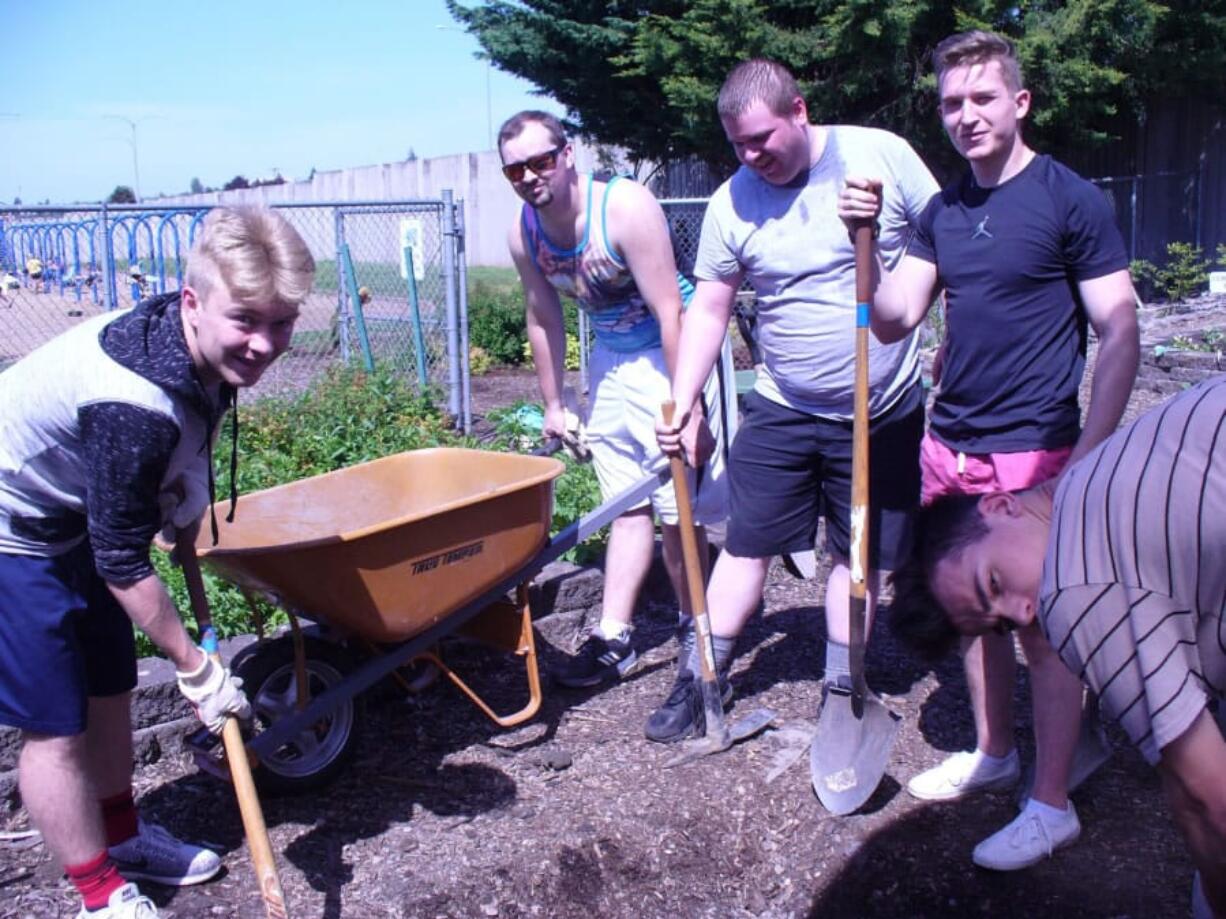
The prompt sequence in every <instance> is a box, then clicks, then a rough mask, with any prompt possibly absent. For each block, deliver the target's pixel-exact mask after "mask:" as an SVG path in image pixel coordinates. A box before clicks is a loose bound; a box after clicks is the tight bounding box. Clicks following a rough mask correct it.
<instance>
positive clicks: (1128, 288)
mask: <svg viewBox="0 0 1226 919" xmlns="http://www.w3.org/2000/svg"><path fill="white" fill-rule="evenodd" d="M933 57H934V65H935V69H936V72H937V83H938V88H939V91H940V112H941V118H942V120H943V122H944V124H945V129H946V131H947V133H948V134H949V138H950V140H951V141H952V142H953V144H954V146H955V147H956V148H957V150H958V152H959V153H961V154H962V156H963V157H965V158H966V160H967V161H968V163H969V165H970V172H969V174H967V175H966V176H965V177H963V178H962V179H960V180H959V181H957V182H955V183H954V184H952V185H950V186H949V187H948V188H946V189H945V190H944V191H942V192H941V193H940V194H938V195H936V196H935V197H934V198H933V199H932V201H931V202H930V203H929V205H928V207H927V209H926V211H925V213H924V215H923V217H922V218H921V220H920V228H919V231H918V233H917V234H916V237H915V238H914V239H913V241H912V243H911V246H910V248H909V249H908V252H907V255H906V256H905V257H904V258H903V260H902V262H901V263H900V264H899V265H898V267H897V268H896V269H895V270H894V271H893V272H892V273H891V274H888V275H887V274H886V273H885V272H884V271H883V270H881V268H880V261H879V260H878V265H879V267H878V270H879V272H880V275H881V278H880V285H879V287H878V289H877V292H876V296H875V299H874V303H873V308H872V328H873V332H874V334H876V335H877V337H878V338H880V339H881V340H882V341H893V340H896V339H897V338H899V337H901V336H903V335H905V334H907V333H908V332H910V331H911V330H912V329H914V328H915V326H916V325H918V324H919V323H920V322H921V321H922V320H923V318H924V316H925V315H926V314H927V312H928V308H929V305H930V304H931V303H932V302H933V298H934V296H935V295H936V294H937V293H939V292H940V291H944V293H945V296H946V302H947V313H946V322H947V325H946V328H947V335H946V340H945V343H944V345H943V347H942V353H941V357H942V368H941V374H940V380H939V382H940V387H941V388H940V392H939V394H938V395H937V397H936V403H935V405H934V407H933V411H932V423H931V429H930V431H929V433H928V435H927V436H926V437H925V439H924V443H923V445H922V447H921V456H920V464H921V467H922V473H923V500H924V502H925V503H930V502H931V501H932V500H934V499H935V498H937V497H940V496H942V495H947V494H977V493H983V492H989V491H995V490H1015V489H1021V488H1029V487H1032V486H1034V485H1037V484H1039V483H1040V482H1043V481H1045V480H1048V479H1051V478H1054V477H1056V476H1058V475H1059V474H1060V472H1061V471H1062V469H1063V468H1064V467H1065V466H1066V465H1067V464H1068V463H1070V462H1072V461H1073V460H1075V459H1077V458H1078V457H1080V456H1082V455H1084V454H1085V453H1086V452H1087V451H1089V450H1090V449H1092V448H1093V447H1094V446H1095V445H1096V444H1098V443H1099V442H1100V441H1101V440H1102V439H1103V438H1105V437H1106V436H1107V435H1109V434H1110V433H1111V432H1112V431H1113V430H1114V429H1115V426H1116V425H1117V424H1118V423H1119V419H1120V416H1121V414H1122V413H1123V410H1124V407H1125V405H1126V404H1127V401H1128V395H1129V392H1130V391H1131V389H1132V382H1133V379H1134V378H1135V376H1136V369H1137V362H1138V356H1139V345H1138V335H1137V324H1136V308H1135V297H1134V294H1133V289H1132V282H1131V279H1130V278H1129V275H1128V257H1127V253H1126V251H1125V249H1124V245H1123V241H1122V239H1121V238H1120V234H1119V231H1118V229H1117V228H1116V226H1115V223H1114V219H1113V216H1112V213H1111V209H1110V207H1109V205H1108V204H1107V202H1106V200H1105V198H1104V197H1103V196H1102V195H1101V194H1100V193H1099V192H1098V191H1097V189H1095V188H1094V186H1092V185H1091V184H1090V183H1089V182H1087V181H1085V180H1084V179H1082V178H1081V177H1080V176H1078V175H1077V174H1076V173H1074V172H1073V171H1071V170H1070V169H1068V168H1066V167H1065V166H1063V165H1061V164H1060V163H1058V162H1056V161H1055V160H1052V159H1051V158H1050V157H1047V156H1041V155H1038V154H1036V153H1035V152H1034V151H1033V150H1032V149H1031V148H1030V147H1028V146H1027V145H1026V143H1025V141H1024V140H1023V138H1022V134H1021V123H1022V121H1023V120H1024V118H1025V117H1026V115H1027V114H1028V113H1029V110H1030V94H1029V92H1028V91H1027V90H1026V89H1024V88H1023V84H1022V78H1021V70H1020V67H1019V66H1018V62H1017V58H1016V56H1015V54H1014V50H1013V46H1012V44H1011V43H1010V42H1009V41H1008V40H1007V39H1004V38H1002V37H1000V36H997V35H993V34H990V33H985V32H968V33H964V34H961V35H955V36H952V37H951V38H948V39H946V40H945V41H944V42H942V43H941V45H939V46H938V47H937V49H936V51H935V52H934V55H933ZM879 207H880V204H879V199H878V196H877V194H876V192H875V185H874V184H873V183H872V182H870V181H868V180H862V179H849V180H848V183H847V187H846V188H845V190H844V192H843V194H842V195H841V197H840V200H839V215H840V216H841V217H842V218H843V219H844V220H846V221H847V222H848V224H849V226H850V225H854V223H855V222H856V221H858V220H864V219H875V217H876V213H877V211H878V210H879ZM1087 326H1093V328H1094V331H1095V333H1096V334H1097V336H1098V339H1099V349H1098V361H1097V365H1096V367H1095V374H1094V383H1093V388H1092V390H1091V394H1090V403H1089V406H1088V410H1087V413H1086V418H1085V426H1084V428H1082V426H1081V423H1080V422H1081V413H1080V408H1079V406H1078V399H1077V393H1078V387H1079V385H1080V382H1081V376H1082V372H1083V370H1084V367H1085V355H1086V335H1087ZM917 536H919V534H917ZM918 541H922V536H920V538H919V540H918ZM997 582H998V579H996V577H995V574H994V573H988V574H987V576H986V577H985V582H984V583H985V585H986V586H985V590H986V591H987V592H988V593H989V594H991V592H992V591H993V590H994V589H995V585H996V584H997ZM906 612H907V611H906V610H903V609H901V608H899V609H896V610H895V611H894V616H895V619H896V622H897V623H898V624H899V625H900V626H901V627H905V617H906ZM1018 637H1019V640H1020V641H1021V644H1022V649H1023V651H1024V652H1025V654H1026V659H1027V662H1028V663H1029V665H1030V674H1031V683H1032V689H1033V698H1034V725H1035V736H1036V741H1037V761H1036V768H1035V781H1034V786H1033V788H1032V790H1031V792H1030V796H1029V798H1028V799H1027V801H1026V803H1025V805H1024V807H1023V809H1022V812H1021V814H1020V815H1019V816H1018V818H1017V819H1016V820H1014V821H1013V822H1012V823H1010V824H1009V825H1008V826H1006V827H1005V828H1004V829H1003V830H1001V831H999V832H998V833H996V834H994V835H993V836H991V837H989V838H988V839H986V840H984V841H983V842H982V843H980V844H979V846H977V847H976V849H975V853H974V860H975V862H976V863H977V864H979V865H981V866H984V867H988V868H995V869H998V870H1012V869H1016V868H1024V867H1026V866H1027V865H1031V864H1034V863H1035V862H1037V861H1039V860H1040V859H1042V858H1043V857H1045V856H1049V855H1050V854H1051V853H1052V851H1054V850H1055V849H1056V848H1059V847H1060V846H1063V845H1068V844H1070V843H1072V842H1073V841H1075V840H1076V838H1077V836H1078V835H1079V833H1080V829H1081V828H1080V824H1079V822H1078V820H1077V815H1076V812H1075V811H1074V809H1073V806H1072V804H1071V803H1070V802H1069V800H1068V789H1069V784H1070V774H1071V771H1072V764H1073V758H1074V757H1073V754H1074V751H1075V749H1076V746H1077V739H1078V734H1079V727H1080V711H1081V701H1082V700H1081V692H1082V691H1081V686H1080V683H1079V682H1078V680H1077V678H1076V677H1075V676H1073V675H1072V674H1071V673H1069V671H1068V670H1067V669H1065V667H1064V666H1063V665H1062V664H1061V662H1060V660H1059V658H1058V657H1057V656H1056V655H1055V654H1054V653H1053V651H1052V649H1051V646H1050V645H1049V644H1048V643H1047V642H1046V641H1044V640H1043V636H1042V633H1041V632H1040V631H1039V628H1038V626H1037V625H1033V624H1032V625H1030V626H1028V627H1026V628H1023V629H1020V630H1019V631H1018ZM963 653H964V659H965V662H966V669H967V683H968V686H969V689H970V695H971V701H972V705H973V707H974V710H975V727H976V734H977V746H976V749H975V750H974V751H973V752H962V753H955V754H954V755H953V756H951V757H949V758H947V759H946V760H945V761H944V762H942V763H940V764H939V765H937V766H935V767H934V768H932V769H929V770H928V771H927V772H924V773H921V774H920V775H917V776H915V777H913V778H912V779H911V781H910V782H909V783H908V785H907V788H908V791H910V792H911V794H913V795H915V796H916V797H920V798H924V799H926V800H952V799H955V798H960V797H963V796H964V795H966V794H969V793H972V792H974V791H978V790H985V789H999V788H1004V787H1007V786H1009V785H1012V784H1013V783H1015V782H1016V781H1017V779H1018V777H1019V774H1020V768H1019V765H1018V759H1017V752H1016V749H1015V746H1014V737H1013V718H1012V714H1013V713H1012V708H1011V704H1012V696H1013V682H1014V681H1013V675H1014V669H1015V662H1014V649H1013V640H1012V638H1011V637H1009V636H1008V635H1007V634H1001V635H996V634H989V635H986V636H982V637H979V638H976V639H973V640H967V641H965V642H964V645H963Z"/></svg>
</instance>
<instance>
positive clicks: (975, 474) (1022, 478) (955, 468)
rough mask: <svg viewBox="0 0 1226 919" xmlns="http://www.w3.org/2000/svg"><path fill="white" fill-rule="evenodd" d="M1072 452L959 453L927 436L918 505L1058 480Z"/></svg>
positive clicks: (922, 449)
mask: <svg viewBox="0 0 1226 919" xmlns="http://www.w3.org/2000/svg"><path fill="white" fill-rule="evenodd" d="M1072 452H1073V448H1072V447H1071V446H1068V447H1060V448H1058V449H1056V450H1021V451H1018V452H1016V453H961V452H959V451H957V450H951V449H949V447H947V446H945V444H943V443H941V442H940V441H939V440H937V439H936V438H935V437H933V436H932V434H931V433H926V434H925V435H924V439H923V441H922V442H921V443H920V472H921V474H922V476H923V484H922V486H921V488H920V503H922V504H923V505H924V506H925V507H927V506H928V505H929V504H931V503H932V502H933V501H935V500H936V499H937V498H940V497H944V496H945V495H979V494H983V493H984V492H989V491H1015V490H1017V489H1019V488H1030V487H1031V486H1032V485H1038V484H1039V483H1040V482H1046V481H1047V480H1048V479H1054V478H1055V477H1056V476H1058V475H1059V474H1060V471H1061V470H1062V469H1064V467H1065V465H1066V464H1067V463H1068V458H1069V454H1071V453H1072Z"/></svg>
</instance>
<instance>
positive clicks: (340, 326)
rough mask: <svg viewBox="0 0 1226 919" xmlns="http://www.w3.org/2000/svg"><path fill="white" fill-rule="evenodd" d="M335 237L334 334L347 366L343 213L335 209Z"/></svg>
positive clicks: (347, 302) (333, 221) (347, 335)
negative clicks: (342, 255) (342, 258)
mask: <svg viewBox="0 0 1226 919" xmlns="http://www.w3.org/2000/svg"><path fill="white" fill-rule="evenodd" d="M332 226H333V232H334V235H335V236H336V332H337V336H338V341H339V345H340V349H341V363H342V364H344V365H345V366H348V365H349V309H348V306H349V296H348V293H347V291H346V290H345V284H344V282H343V280H342V279H341V248H342V247H343V246H344V245H345V212H344V211H343V210H342V209H341V208H339V207H338V208H337V209H336V210H335V212H334V213H333V215H332Z"/></svg>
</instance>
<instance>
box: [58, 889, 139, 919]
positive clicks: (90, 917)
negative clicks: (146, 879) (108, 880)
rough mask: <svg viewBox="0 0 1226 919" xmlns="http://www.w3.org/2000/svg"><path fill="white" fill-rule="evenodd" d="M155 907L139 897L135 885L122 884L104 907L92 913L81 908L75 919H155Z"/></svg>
mask: <svg viewBox="0 0 1226 919" xmlns="http://www.w3.org/2000/svg"><path fill="white" fill-rule="evenodd" d="M157 917H158V911H157V907H156V906H154V905H153V901H152V900H150V899H149V898H148V897H144V896H141V892H140V888H139V887H137V886H136V885H135V884H124V885H123V886H122V887H120V888H119V889H118V890H116V891H115V892H114V893H113V894H111V898H110V899H109V900H107V901H106V906H104V907H102V909H96V910H93V911H92V912H91V911H90V910H88V909H86V908H85V907H84V906H82V907H81V912H79V913H77V919H157Z"/></svg>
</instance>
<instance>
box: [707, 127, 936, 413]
mask: <svg viewBox="0 0 1226 919" xmlns="http://www.w3.org/2000/svg"><path fill="white" fill-rule="evenodd" d="M826 132H827V133H826V147H825V150H823V151H822V156H821V158H820V159H819V160H818V161H817V163H816V164H815V165H814V166H813V167H811V168H810V169H809V172H808V176H807V181H806V182H805V183H804V184H803V185H793V186H775V185H771V184H770V183H769V182H766V181H764V180H762V179H760V178H759V177H758V176H757V175H755V174H754V173H753V172H752V171H751V170H749V169H747V168H745V167H741V169H739V170H737V172H736V174H734V175H733V176H732V178H731V179H729V180H728V181H727V182H725V183H724V184H723V185H721V186H720V187H719V189H718V190H717V191H716V192H715V194H714V195H713V196H712V197H711V202H710V204H709V205H708V206H707V212H706V216H705V217H704V219H703V224H702V236H701V238H700V239H699V243H698V257H697V260H696V262H695V265H694V274H695V276H696V277H697V278H698V279H699V280H702V281H732V282H734V283H739V282H740V280H741V279H742V278H744V279H747V280H748V281H749V283H750V285H752V287H753V289H754V293H755V294H756V295H757V298H758V343H759V345H760V346H761V348H762V355H763V359H764V362H765V365H766V366H765V369H764V371H763V372H762V373H759V374H758V382H757V385H756V389H757V391H758V392H759V393H761V394H762V395H763V396H765V397H766V398H768V399H770V400H772V401H774V402H777V403H780V404H781V405H786V406H789V407H790V408H794V409H796V410H797V411H802V412H806V413H808V414H811V415H816V416H819V417H822V418H832V419H839V420H848V419H850V418H851V417H852V402H853V383H854V371H855V330H856V287H855V252H854V250H853V248H852V244H851V241H850V239H849V238H848V235H847V228H846V226H845V225H844V224H843V222H842V221H841V220H840V219H839V217H838V213H837V210H836V208H837V202H838V197H839V192H840V191H841V190H842V188H843V179H844V177H845V176H847V175H858V176H864V177H867V178H875V179H880V180H881V181H882V182H883V183H884V196H883V205H882V211H881V237H880V239H879V240H878V242H879V245H880V248H881V254H882V257H883V258H884V259H885V263H886V266H887V267H892V266H893V264H894V263H895V262H896V261H897V260H898V258H899V257H900V256H901V254H902V252H903V250H904V248H905V247H906V243H907V240H908V239H909V238H910V234H911V230H912V229H913V228H914V227H915V226H916V223H917V221H918V220H919V216H920V214H921V213H922V212H923V210H924V206H925V205H926V204H927V203H928V200H929V199H930V198H931V197H932V196H933V195H934V194H936V192H937V191H938V186H937V183H936V180H935V179H933V177H932V173H930V172H929V171H928V168H927V167H926V166H925V165H924V163H923V161H922V160H921V159H920V158H919V156H918V155H917V154H916V152H915V151H914V150H912V149H911V146H910V145H909V144H908V143H907V142H906V141H905V140H903V139H902V138H901V137H898V136H897V135H895V134H891V133H890V132H888V131H882V130H879V129H876V128H861V127H852V126H847V125H834V126H830V127H828V128H827V129H826ZM917 349H918V337H917V336H916V335H914V334H912V335H909V336H907V338H905V339H903V340H902V341H900V342H896V343H895V344H892V345H883V344H881V343H880V342H879V341H877V339H876V338H875V337H873V336H871V335H870V336H869V413H870V414H871V415H878V414H880V413H881V412H883V411H885V410H886V409H888V408H890V407H891V406H892V405H893V404H894V403H895V402H896V401H897V400H898V398H899V397H900V396H901V395H902V394H903V393H904V392H905V391H906V390H907V388H908V387H909V386H910V385H911V384H913V383H914V382H915V381H916V380H917V379H918V378H919V362H918V359H917Z"/></svg>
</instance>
